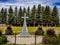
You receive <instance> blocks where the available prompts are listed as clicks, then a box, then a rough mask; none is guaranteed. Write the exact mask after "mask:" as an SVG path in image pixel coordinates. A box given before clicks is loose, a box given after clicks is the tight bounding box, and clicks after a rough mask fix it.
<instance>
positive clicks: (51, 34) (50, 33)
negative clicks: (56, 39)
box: [46, 29, 56, 36]
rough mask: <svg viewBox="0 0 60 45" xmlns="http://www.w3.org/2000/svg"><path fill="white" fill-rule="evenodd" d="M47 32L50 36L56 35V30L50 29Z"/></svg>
mask: <svg viewBox="0 0 60 45" xmlns="http://www.w3.org/2000/svg"><path fill="white" fill-rule="evenodd" d="M46 34H47V35H49V36H56V34H55V31H54V30H52V29H48V30H47V31H46Z"/></svg>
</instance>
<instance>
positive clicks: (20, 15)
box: [18, 7, 23, 24]
mask: <svg viewBox="0 0 60 45" xmlns="http://www.w3.org/2000/svg"><path fill="white" fill-rule="evenodd" d="M22 15H23V12H22V8H21V7H20V8H19V11H18V24H22V18H21V17H22Z"/></svg>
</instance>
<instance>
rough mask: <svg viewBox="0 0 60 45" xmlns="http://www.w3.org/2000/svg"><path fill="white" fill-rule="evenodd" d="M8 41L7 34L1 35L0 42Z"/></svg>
mask: <svg viewBox="0 0 60 45" xmlns="http://www.w3.org/2000/svg"><path fill="white" fill-rule="evenodd" d="M5 43H7V37H6V36H5V35H2V36H0V44H5Z"/></svg>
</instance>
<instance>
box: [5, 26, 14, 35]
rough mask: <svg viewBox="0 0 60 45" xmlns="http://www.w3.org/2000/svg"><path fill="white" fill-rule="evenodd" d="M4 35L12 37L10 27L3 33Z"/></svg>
mask: <svg viewBox="0 0 60 45" xmlns="http://www.w3.org/2000/svg"><path fill="white" fill-rule="evenodd" d="M5 34H6V35H12V34H13V30H12V28H11V27H10V26H8V27H7V29H6V31H5Z"/></svg>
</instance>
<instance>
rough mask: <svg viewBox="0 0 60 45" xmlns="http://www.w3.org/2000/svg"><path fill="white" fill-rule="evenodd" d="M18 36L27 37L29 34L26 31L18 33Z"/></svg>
mask: <svg viewBox="0 0 60 45" xmlns="http://www.w3.org/2000/svg"><path fill="white" fill-rule="evenodd" d="M18 36H22V37H29V36H31V35H30V34H29V33H28V32H22V33H20V34H19V35H18Z"/></svg>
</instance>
